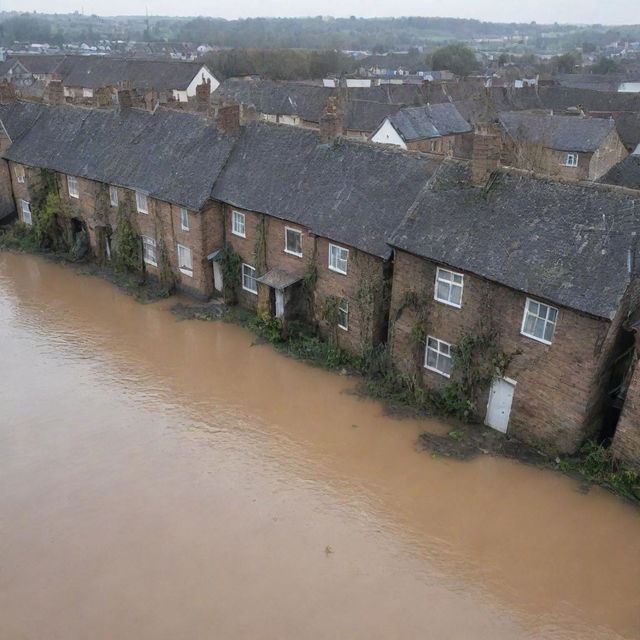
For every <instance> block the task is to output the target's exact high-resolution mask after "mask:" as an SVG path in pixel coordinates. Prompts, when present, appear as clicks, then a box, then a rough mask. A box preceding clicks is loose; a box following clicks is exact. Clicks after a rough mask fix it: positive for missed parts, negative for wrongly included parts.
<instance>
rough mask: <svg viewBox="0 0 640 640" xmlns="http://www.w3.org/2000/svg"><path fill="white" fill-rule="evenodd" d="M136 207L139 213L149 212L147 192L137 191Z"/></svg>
mask: <svg viewBox="0 0 640 640" xmlns="http://www.w3.org/2000/svg"><path fill="white" fill-rule="evenodd" d="M136 208H137V209H138V213H149V202H148V201H147V196H146V194H144V193H142V192H140V191H136Z"/></svg>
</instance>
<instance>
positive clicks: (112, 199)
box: [109, 184, 118, 207]
mask: <svg viewBox="0 0 640 640" xmlns="http://www.w3.org/2000/svg"><path fill="white" fill-rule="evenodd" d="M109 203H110V204H111V206H112V207H117V206H118V187H114V186H113V185H112V184H110V185H109Z"/></svg>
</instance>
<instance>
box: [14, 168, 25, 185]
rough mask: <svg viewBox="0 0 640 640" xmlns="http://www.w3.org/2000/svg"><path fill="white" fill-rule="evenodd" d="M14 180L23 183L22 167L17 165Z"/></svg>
mask: <svg viewBox="0 0 640 640" xmlns="http://www.w3.org/2000/svg"><path fill="white" fill-rule="evenodd" d="M15 174H16V180H17V181H18V182H20V183H21V184H22V183H23V182H24V167H23V166H22V165H18V166H17V167H16V168H15Z"/></svg>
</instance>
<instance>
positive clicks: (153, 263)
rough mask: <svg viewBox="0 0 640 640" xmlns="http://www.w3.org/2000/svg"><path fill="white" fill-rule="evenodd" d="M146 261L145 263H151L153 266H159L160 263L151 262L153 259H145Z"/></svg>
mask: <svg viewBox="0 0 640 640" xmlns="http://www.w3.org/2000/svg"><path fill="white" fill-rule="evenodd" d="M144 263H145V264H149V265H151V266H152V267H157V266H158V263H157V262H151V260H144Z"/></svg>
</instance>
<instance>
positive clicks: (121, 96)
mask: <svg viewBox="0 0 640 640" xmlns="http://www.w3.org/2000/svg"><path fill="white" fill-rule="evenodd" d="M118 104H119V105H120V108H121V109H131V107H133V97H132V95H131V83H130V82H129V81H128V80H122V81H121V82H119V83H118Z"/></svg>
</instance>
